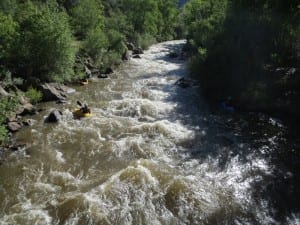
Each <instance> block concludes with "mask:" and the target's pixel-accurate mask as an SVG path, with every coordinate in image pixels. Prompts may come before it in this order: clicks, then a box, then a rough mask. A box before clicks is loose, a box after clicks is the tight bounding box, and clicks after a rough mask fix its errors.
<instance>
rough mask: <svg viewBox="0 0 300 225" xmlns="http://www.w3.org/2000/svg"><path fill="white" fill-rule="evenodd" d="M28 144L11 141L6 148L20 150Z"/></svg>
mask: <svg viewBox="0 0 300 225" xmlns="http://www.w3.org/2000/svg"><path fill="white" fill-rule="evenodd" d="M28 147H29V145H28V144H26V143H21V142H16V143H12V144H10V145H9V146H8V149H9V150H11V151H22V150H25V149H26V148H28Z"/></svg>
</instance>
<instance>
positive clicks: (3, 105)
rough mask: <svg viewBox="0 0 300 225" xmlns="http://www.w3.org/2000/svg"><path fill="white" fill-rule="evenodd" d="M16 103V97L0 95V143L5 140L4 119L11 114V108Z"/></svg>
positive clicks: (13, 107)
mask: <svg viewBox="0 0 300 225" xmlns="http://www.w3.org/2000/svg"><path fill="white" fill-rule="evenodd" d="M17 105H18V101H17V98H16V97H1V98H0V145H2V144H4V143H5V142H6V141H7V138H8V136H7V134H8V133H7V130H6V127H5V122H6V119H7V118H8V117H9V116H11V114H12V112H13V110H14V109H15V108H16V106H17Z"/></svg>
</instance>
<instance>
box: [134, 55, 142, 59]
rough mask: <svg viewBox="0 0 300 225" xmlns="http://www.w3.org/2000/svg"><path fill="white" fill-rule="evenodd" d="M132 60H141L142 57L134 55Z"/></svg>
mask: <svg viewBox="0 0 300 225" xmlns="http://www.w3.org/2000/svg"><path fill="white" fill-rule="evenodd" d="M132 58H134V59H141V58H142V57H141V56H140V55H134V56H132Z"/></svg>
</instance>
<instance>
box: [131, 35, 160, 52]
mask: <svg viewBox="0 0 300 225" xmlns="http://www.w3.org/2000/svg"><path fill="white" fill-rule="evenodd" d="M135 38H136V44H137V46H139V47H141V48H142V49H148V47H149V46H150V45H152V44H154V43H156V39H155V38H154V37H153V36H152V35H151V34H143V35H139V34H137V35H136V36H135Z"/></svg>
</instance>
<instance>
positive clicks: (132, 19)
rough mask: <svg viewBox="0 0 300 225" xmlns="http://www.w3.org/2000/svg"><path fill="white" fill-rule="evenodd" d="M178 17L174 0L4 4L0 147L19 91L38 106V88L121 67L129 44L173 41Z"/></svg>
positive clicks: (15, 0)
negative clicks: (92, 71)
mask: <svg viewBox="0 0 300 225" xmlns="http://www.w3.org/2000/svg"><path fill="white" fill-rule="evenodd" d="M177 15H178V8H177V1H175V0H159V1H158V0H143V1H140V0H127V1H125V0H119V1H106V0H80V1H70V0H57V1H56V0H50V1H43V0H25V1H21V0H2V1H1V2H0V74H1V78H0V82H1V83H0V86H1V90H2V93H1V100H0V111H1V114H0V142H1V143H2V144H3V143H5V140H7V131H6V128H5V121H6V120H7V118H8V117H9V115H10V113H11V112H12V111H13V110H14V109H15V107H16V106H17V105H18V104H17V103H18V101H19V100H18V99H19V98H20V96H22V95H24V94H23V93H22V92H20V91H19V90H22V91H25V92H26V93H27V94H26V96H27V97H29V98H30V100H31V102H33V103H36V102H38V101H39V100H40V99H41V96H40V95H41V93H40V92H39V90H37V89H36V86H37V84H40V83H43V82H53V81H54V82H72V81H76V80H79V79H81V78H84V77H85V76H86V71H85V70H86V68H85V65H84V62H85V61H86V60H87V59H88V61H89V63H90V61H92V64H93V65H92V66H93V67H94V68H95V69H97V70H98V71H99V72H100V73H101V72H105V71H107V69H108V68H111V67H112V66H114V65H118V64H120V62H121V61H122V57H124V55H125V54H126V51H127V46H126V44H127V43H128V42H130V43H132V45H135V46H139V47H142V48H147V47H148V46H149V45H150V44H152V43H154V42H156V41H163V40H167V39H173V38H174V37H175V32H174V27H175V22H176V17H177ZM8 92H9V94H8ZM12 99H13V101H12Z"/></svg>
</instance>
